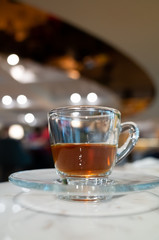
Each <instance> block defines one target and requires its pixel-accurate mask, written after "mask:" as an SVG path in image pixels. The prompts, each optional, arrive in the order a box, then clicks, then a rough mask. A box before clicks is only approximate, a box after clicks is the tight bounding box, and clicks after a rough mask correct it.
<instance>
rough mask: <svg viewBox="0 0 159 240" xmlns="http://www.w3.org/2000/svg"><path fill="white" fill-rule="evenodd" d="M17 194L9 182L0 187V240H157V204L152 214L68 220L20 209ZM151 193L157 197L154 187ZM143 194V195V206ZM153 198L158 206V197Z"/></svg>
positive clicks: (60, 216) (158, 233) (65, 216)
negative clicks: (16, 200)
mask: <svg viewBox="0 0 159 240" xmlns="http://www.w3.org/2000/svg"><path fill="white" fill-rule="evenodd" d="M124 169H125V170H126V169H127V167H125V168H124ZM156 169H158V171H159V166H157V167H156V166H153V167H152V168H151V170H152V172H153V171H155V173H156V174H157V171H156ZM142 171H143V170H142ZM21 191H22V189H21V188H19V187H16V186H14V185H12V184H11V183H9V182H6V183H1V184H0V240H25V239H26V240H28V239H29V240H32V239H33V240H44V239H47V240H49V239H55V240H63V239H65V240H78V239H79V240H81V239H82V240H88V239H91V240H95V239H98V240H100V239H101V240H105V239H109V240H117V239H121V240H138V239H144V240H150V239H151V240H158V239H159V209H158V207H159V204H158V207H157V208H155V209H153V211H146V212H143V213H136V214H129V215H123V216H111V217H93V216H92V217H86V216H80V217H79V216H73V217H72V216H68V215H67V214H66V215H55V214H49V213H45V212H38V211H34V210H31V209H27V208H25V207H22V206H21V205H19V204H17V202H15V196H16V195H17V194H18V193H20V192H21ZM151 192H154V193H155V194H157V195H159V189H158V188H157V189H154V190H152V191H151ZM144 194H145V197H144ZM146 194H147V193H146V192H145V193H143V198H142V203H143V205H144V203H145V200H146ZM156 199H157V201H158V203H159V198H158V197H157V198H156ZM59 201H60V200H59ZM116 201H117V200H116ZM66 204H68V202H67V201H66ZM69 204H70V203H69ZM81 204H85V203H81ZM70 206H71V205H70ZM83 210H84V208H83Z"/></svg>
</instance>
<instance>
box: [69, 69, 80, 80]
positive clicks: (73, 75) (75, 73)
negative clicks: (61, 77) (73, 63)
mask: <svg viewBox="0 0 159 240" xmlns="http://www.w3.org/2000/svg"><path fill="white" fill-rule="evenodd" d="M68 76H69V77H70V78H72V79H78V78H79V77H80V73H79V71H77V70H70V71H69V72H68Z"/></svg>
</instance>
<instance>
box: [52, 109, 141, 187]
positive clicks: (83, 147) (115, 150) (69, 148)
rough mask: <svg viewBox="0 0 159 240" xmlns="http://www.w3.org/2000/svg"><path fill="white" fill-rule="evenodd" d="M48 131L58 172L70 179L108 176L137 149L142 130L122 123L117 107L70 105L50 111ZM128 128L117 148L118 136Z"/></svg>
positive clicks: (127, 123)
mask: <svg viewBox="0 0 159 240" xmlns="http://www.w3.org/2000/svg"><path fill="white" fill-rule="evenodd" d="M48 122H49V133H50V140H51V150H52V156H53V160H54V164H55V168H56V171H57V173H58V175H60V177H61V178H65V179H67V180H69V181H70V180H78V181H80V180H83V182H84V181H85V182H87V183H88V180H89V179H91V180H92V179H95V180H97V179H101V178H107V177H108V176H109V175H110V174H111V172H112V170H113V167H114V166H115V165H116V164H117V163H119V162H120V161H121V160H122V159H123V158H125V157H126V156H127V155H128V154H129V153H130V151H131V150H132V149H133V148H134V146H135V144H136V142H137V140H138V138H139V129H138V127H137V125H136V124H135V123H133V122H124V123H121V114H120V112H119V111H118V110H116V109H113V108H108V107H101V106H69V107H62V108H56V109H53V110H52V111H50V112H49V116H48ZM124 131H129V136H128V138H127V140H126V141H125V143H124V144H123V145H122V146H121V147H118V142H119V135H120V134H121V133H122V132H124Z"/></svg>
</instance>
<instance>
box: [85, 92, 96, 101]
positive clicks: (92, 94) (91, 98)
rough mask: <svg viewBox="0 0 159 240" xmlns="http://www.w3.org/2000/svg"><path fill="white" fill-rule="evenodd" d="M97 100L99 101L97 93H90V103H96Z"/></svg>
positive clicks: (88, 98) (88, 96)
mask: <svg viewBox="0 0 159 240" xmlns="http://www.w3.org/2000/svg"><path fill="white" fill-rule="evenodd" d="M97 99H98V96H97V94H96V93H93V92H92V93H89V94H88V95H87V100H88V101H89V102H91V103H93V102H96V101H97Z"/></svg>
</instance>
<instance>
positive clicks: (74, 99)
mask: <svg viewBox="0 0 159 240" xmlns="http://www.w3.org/2000/svg"><path fill="white" fill-rule="evenodd" d="M70 100H71V102H73V103H78V102H80V100H81V95H80V94H79V93H73V94H72V95H71V97H70Z"/></svg>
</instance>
